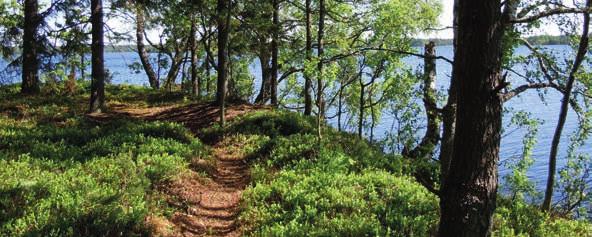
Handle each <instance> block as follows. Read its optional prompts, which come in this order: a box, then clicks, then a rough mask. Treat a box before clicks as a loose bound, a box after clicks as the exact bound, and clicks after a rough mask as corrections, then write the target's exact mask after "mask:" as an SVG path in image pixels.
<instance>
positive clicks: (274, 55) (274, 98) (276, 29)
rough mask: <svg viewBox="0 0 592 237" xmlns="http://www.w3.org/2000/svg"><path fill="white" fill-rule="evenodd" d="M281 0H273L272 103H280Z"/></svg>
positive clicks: (274, 104)
mask: <svg viewBox="0 0 592 237" xmlns="http://www.w3.org/2000/svg"><path fill="white" fill-rule="evenodd" d="M278 1H279V0H273V39H272V40H271V83H270V84H271V104H272V105H273V106H277V105H278V96H277V88H278V56H279V55H278V53H279V52H278V51H279V49H278V40H279V30H280V20H279V19H280V18H279V12H280V4H279V2H278Z"/></svg>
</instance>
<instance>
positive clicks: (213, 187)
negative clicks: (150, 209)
mask: <svg viewBox="0 0 592 237" xmlns="http://www.w3.org/2000/svg"><path fill="white" fill-rule="evenodd" d="M261 109H266V107H265V106H255V105H247V104H238V105H229V106H228V108H227V111H226V119H227V120H228V121H229V120H232V119H233V118H235V117H237V116H240V115H242V114H245V113H247V112H250V111H253V110H261ZM89 117H90V118H91V119H94V120H97V121H104V120H108V119H112V118H114V117H133V118H138V119H145V120H160V121H173V122H178V123H181V124H183V125H184V126H186V127H187V128H189V129H190V130H191V131H192V132H193V133H195V134H198V133H199V131H200V130H201V129H202V128H206V127H209V126H211V125H212V124H213V123H215V122H217V121H218V119H219V110H218V107H217V106H216V105H214V104H190V105H184V106H162V107H149V108H133V107H130V106H129V105H125V104H112V105H110V106H109V112H108V113H103V114H92V115H89ZM212 147H213V152H212V154H213V159H209V160H204V159H201V158H196V159H194V160H193V161H192V164H191V169H192V170H191V172H189V173H187V174H182V175H181V177H180V178H178V179H176V180H174V181H172V182H171V183H169V184H166V185H162V186H161V187H158V189H159V190H160V191H162V192H164V193H166V194H167V196H168V199H169V203H170V204H171V205H173V206H176V207H177V209H179V210H180V211H177V212H175V213H174V214H173V215H172V217H171V218H169V219H168V220H167V219H164V218H162V217H155V216H149V217H147V218H146V224H147V225H148V226H151V227H152V235H154V236H172V237H173V236H174V237H177V236H188V237H189V236H241V235H242V229H241V226H240V222H239V220H238V216H239V215H240V211H241V197H242V193H243V191H244V189H245V187H246V186H247V185H248V184H249V182H250V170H249V166H248V164H247V162H246V160H245V157H244V155H242V154H241V153H240V152H238V151H237V150H238V149H240V145H238V144H235V145H233V144H227V143H223V142H218V143H216V144H212ZM200 172H202V173H204V172H205V173H206V174H207V175H205V176H204V175H201V174H200Z"/></svg>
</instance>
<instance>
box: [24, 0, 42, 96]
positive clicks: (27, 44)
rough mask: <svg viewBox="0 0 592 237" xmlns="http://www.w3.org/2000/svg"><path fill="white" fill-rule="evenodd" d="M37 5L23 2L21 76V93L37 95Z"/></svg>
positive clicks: (33, 1)
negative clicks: (23, 23)
mask: <svg viewBox="0 0 592 237" xmlns="http://www.w3.org/2000/svg"><path fill="white" fill-rule="evenodd" d="M39 20H40V19H39V3H38V2H37V0H25V25H24V35H23V75H22V80H23V81H22V84H21V93H23V94H37V93H39V90H40V89H39V74H38V73H39V72H38V70H39V58H38V56H37V28H38V26H39Z"/></svg>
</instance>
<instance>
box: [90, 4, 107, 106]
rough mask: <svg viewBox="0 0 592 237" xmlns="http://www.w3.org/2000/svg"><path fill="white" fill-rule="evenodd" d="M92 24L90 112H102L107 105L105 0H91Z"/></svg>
mask: <svg viewBox="0 0 592 237" xmlns="http://www.w3.org/2000/svg"><path fill="white" fill-rule="evenodd" d="M91 12H92V16H91V25H92V44H91V51H92V60H91V61H92V83H91V94H90V112H91V113H100V112H101V111H102V110H103V108H104V106H105V64H104V63H105V62H104V61H105V60H104V53H105V52H104V49H105V43H104V39H103V35H104V30H103V0H92V1H91Z"/></svg>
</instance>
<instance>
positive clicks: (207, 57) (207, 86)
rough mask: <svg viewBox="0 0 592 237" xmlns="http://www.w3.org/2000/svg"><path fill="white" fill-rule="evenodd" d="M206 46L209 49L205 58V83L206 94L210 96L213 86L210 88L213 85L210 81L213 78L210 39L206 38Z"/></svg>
mask: <svg viewBox="0 0 592 237" xmlns="http://www.w3.org/2000/svg"><path fill="white" fill-rule="evenodd" d="M206 47H207V49H206V57H205V59H204V63H205V67H206V80H205V83H206V95H207V96H210V92H211V88H210V87H211V85H210V84H211V83H210V79H211V78H210V74H211V70H210V69H211V67H210V66H211V65H210V60H209V58H210V49H209V48H210V40H209V39H206Z"/></svg>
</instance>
